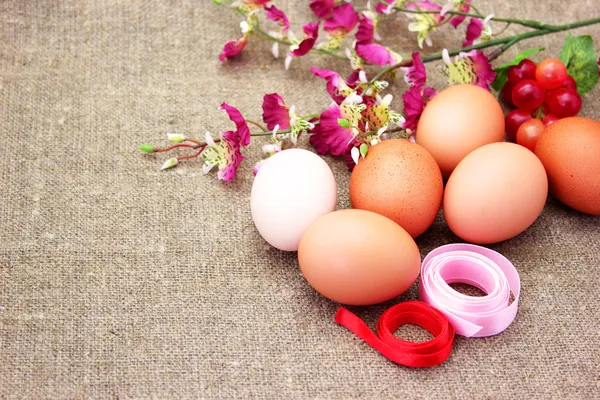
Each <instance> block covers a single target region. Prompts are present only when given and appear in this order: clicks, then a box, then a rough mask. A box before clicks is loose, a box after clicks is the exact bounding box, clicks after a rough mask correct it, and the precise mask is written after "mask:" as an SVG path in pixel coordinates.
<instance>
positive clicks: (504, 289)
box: [419, 244, 521, 337]
mask: <svg viewBox="0 0 600 400" xmlns="http://www.w3.org/2000/svg"><path fill="white" fill-rule="evenodd" d="M456 282H461V283H466V284H469V285H472V286H475V287H477V288H479V289H481V290H483V291H484V292H485V293H487V295H486V296H482V297H474V296H467V295H464V294H462V293H459V292H457V291H456V290H454V289H452V287H450V285H449V284H450V283H456ZM520 290H521V281H520V279H519V274H518V273H517V270H516V269H515V267H514V265H512V263H511V262H510V261H508V259H507V258H506V257H504V256H503V255H501V254H500V253H497V252H495V251H493V250H490V249H487V248H485V247H481V246H476V245H472V244H449V245H446V246H441V247H438V248H437V249H435V250H433V251H432V252H431V253H429V254H428V255H427V257H425V259H424V260H423V264H422V266H421V283H420V286H419V296H420V298H421V300H422V301H424V302H425V303H427V304H429V305H430V306H432V307H434V308H436V309H438V310H439V311H440V312H442V314H444V315H445V316H446V318H448V321H450V323H451V324H452V325H453V326H454V329H455V330H456V333H457V334H458V335H462V336H467V337H484V336H492V335H496V334H498V333H500V332H502V331H504V330H505V329H506V328H508V326H509V325H510V324H511V323H512V321H513V320H514V319H515V316H516V315H517V309H518V304H519V292H520ZM511 293H512V295H513V296H514V299H513V300H512V302H511Z"/></svg>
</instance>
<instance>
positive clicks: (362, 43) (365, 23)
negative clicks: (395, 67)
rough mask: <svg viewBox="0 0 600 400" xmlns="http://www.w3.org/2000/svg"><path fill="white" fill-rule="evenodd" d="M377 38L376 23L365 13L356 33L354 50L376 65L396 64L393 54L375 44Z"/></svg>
mask: <svg viewBox="0 0 600 400" xmlns="http://www.w3.org/2000/svg"><path fill="white" fill-rule="evenodd" d="M374 36H375V21H373V20H372V19H371V18H370V17H369V16H367V15H366V14H365V13H363V15H362V17H361V18H360V21H359V24H358V31H357V32H356V44H355V45H354V50H355V51H356V54H358V55H359V56H360V57H361V58H363V59H364V60H366V61H368V62H370V63H371V64H376V65H386V64H394V57H393V56H392V53H390V51H389V50H388V49H387V48H386V47H385V46H382V45H380V44H377V43H373V38H374Z"/></svg>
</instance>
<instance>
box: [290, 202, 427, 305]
mask: <svg viewBox="0 0 600 400" xmlns="http://www.w3.org/2000/svg"><path fill="white" fill-rule="evenodd" d="M298 263H299V264H300V269H301V270H302V273H303V274H304V277H305V278H306V280H307V281H308V283H309V284H310V285H311V286H312V287H313V288H314V289H315V290H316V291H317V292H319V293H321V294H322V295H323V296H325V297H327V298H329V299H331V300H333V301H337V302H339V303H343V304H350V305H369V304H375V303H380V302H382V301H387V300H390V299H393V298H394V297H397V296H399V295H400V294H402V293H404V292H405V291H406V290H407V289H408V288H409V287H410V286H411V285H412V284H413V283H414V282H415V280H416V279H417V276H418V275H419V270H420V266H421V255H420V253H419V249H418V248H417V245H416V243H415V241H414V240H413V239H412V238H411V237H410V235H409V234H408V233H407V232H406V231H405V230H404V229H402V228H401V227H400V226H399V225H398V224H396V223H394V222H393V221H392V220H390V219H388V218H385V217H383V216H381V215H379V214H375V213H372V212H369V211H363V210H340V211H334V212H332V213H329V214H326V215H324V216H322V217H320V218H319V219H318V220H316V221H315V222H313V223H312V224H311V225H310V226H309V227H308V229H307V230H306V231H305V232H304V235H303V236H302V239H301V240H300V246H299V248H298Z"/></svg>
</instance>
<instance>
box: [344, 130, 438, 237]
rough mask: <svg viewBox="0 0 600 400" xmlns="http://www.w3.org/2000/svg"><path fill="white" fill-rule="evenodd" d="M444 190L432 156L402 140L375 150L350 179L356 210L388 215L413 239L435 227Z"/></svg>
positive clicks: (384, 142) (385, 144)
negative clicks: (434, 223) (432, 225)
mask: <svg viewBox="0 0 600 400" xmlns="http://www.w3.org/2000/svg"><path fill="white" fill-rule="evenodd" d="M443 191H444V182H443V181H442V174H441V172H440V169H439V168H438V166H437V164H436V162H435V160H434V159H433V157H432V156H431V154H429V153H428V152H427V150H425V149H424V148H423V147H421V146H419V145H418V144H416V143H412V142H409V141H407V140H402V139H389V140H385V141H383V142H381V143H379V144H377V145H375V146H373V147H371V149H369V152H368V153H367V156H366V157H365V158H364V159H359V161H358V164H357V165H356V167H354V170H353V171H352V175H351V177H350V201H351V202H352V207H353V208H357V209H362V210H368V211H373V212H376V213H378V214H381V215H383V216H386V217H388V218H390V219H391V220H393V221H395V222H396V223H398V224H399V225H400V226H401V227H403V228H404V229H405V230H406V231H407V232H408V233H409V234H410V235H411V236H412V237H417V236H419V235H421V234H422V233H423V232H425V231H426V230H427V228H429V227H430V226H431V224H433V221H434V220H435V217H436V216H437V214H438V212H439V210H440V205H441V204H442V194H443Z"/></svg>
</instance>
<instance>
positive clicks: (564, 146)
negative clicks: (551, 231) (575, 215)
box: [535, 117, 600, 215]
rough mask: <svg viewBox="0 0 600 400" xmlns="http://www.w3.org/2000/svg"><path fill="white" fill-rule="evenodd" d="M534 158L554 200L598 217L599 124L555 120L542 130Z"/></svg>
mask: <svg viewBox="0 0 600 400" xmlns="http://www.w3.org/2000/svg"><path fill="white" fill-rule="evenodd" d="M535 154H536V155H537V156H538V158H539V159H540V161H541V162H542V164H544V168H545V169H546V173H547V174H548V181H549V183H550V193H552V195H554V197H556V198H557V199H558V200H560V201H561V202H563V203H564V204H566V205H568V206H569V207H571V208H574V209H575V210H578V211H581V212H584V213H588V214H592V215H600V122H598V121H595V120H593V119H590V118H584V117H571V118H564V119H561V120H558V121H556V122H555V123H553V124H552V125H550V126H548V127H547V128H546V129H545V130H544V134H543V135H542V137H541V138H540V139H539V141H538V143H537V145H536V147H535Z"/></svg>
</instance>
